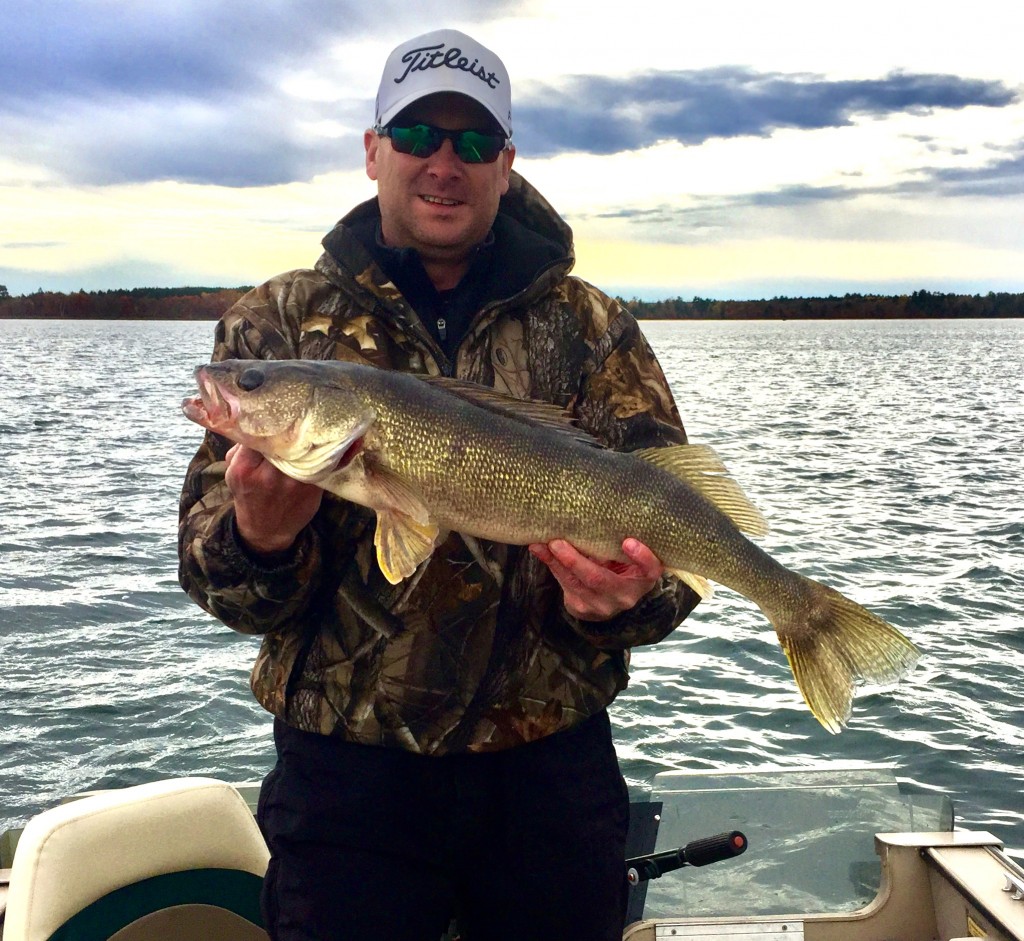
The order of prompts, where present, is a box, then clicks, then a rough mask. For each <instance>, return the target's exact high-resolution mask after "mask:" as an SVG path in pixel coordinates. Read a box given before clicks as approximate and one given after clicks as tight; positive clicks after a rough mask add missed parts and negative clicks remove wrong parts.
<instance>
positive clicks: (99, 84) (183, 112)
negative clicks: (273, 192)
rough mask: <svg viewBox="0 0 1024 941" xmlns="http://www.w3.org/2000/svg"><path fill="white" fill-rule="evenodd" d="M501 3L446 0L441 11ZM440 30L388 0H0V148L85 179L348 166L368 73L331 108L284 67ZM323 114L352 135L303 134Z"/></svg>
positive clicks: (464, 16)
mask: <svg viewBox="0 0 1024 941" xmlns="http://www.w3.org/2000/svg"><path fill="white" fill-rule="evenodd" d="M514 7H515V3H514V0H449V2H447V3H446V4H445V7H444V14H443V17H444V19H443V20H442V22H447V21H463V20H469V21H477V20H479V21H486V20H488V19H490V18H493V17H494V16H500V15H502V14H503V13H504V12H507V11H508V10H510V9H513V8H514ZM438 25H439V23H438V15H437V11H436V10H433V11H432V10H431V9H429V8H427V7H426V6H422V7H421V6H416V7H410V6H409V5H408V4H405V3H402V2H399V0H377V2H374V3H368V2H366V0H268V2H266V3H262V4H258V5H254V4H252V3H251V2H250V0H203V2H199V0H175V2H173V3H162V4H160V3H143V2H131V3H129V2H110V0H6V2H5V6H4V33H5V35H6V36H8V37H16V41H15V42H10V43H7V44H5V49H4V52H3V55H2V56H0V126H2V127H3V136H4V154H5V156H7V157H11V158H14V159H20V160H23V161H25V162H26V163H29V164H35V165H41V166H45V167H46V168H48V169H49V170H51V171H52V172H54V173H56V174H57V175H59V176H60V177H62V178H63V179H65V180H67V181H69V182H75V183H87V184H107V183H115V182H144V181H149V180H158V179H174V180H180V181H184V182H196V183H213V184H219V185H225V186H244V185H266V184H274V183H285V182H291V181H294V180H305V179H309V178H310V177H311V176H313V175H315V174H316V173H319V172H323V171H326V170H329V169H338V168H346V167H354V166H358V165H360V164H361V163H362V144H361V137H362V128H363V127H364V126H365V125H366V124H367V123H369V120H370V115H371V112H372V95H373V92H374V90H375V86H376V78H377V76H376V75H374V76H367V77H366V80H365V82H362V83H361V85H360V87H359V88H358V89H354V90H353V91H354V93H353V95H352V96H351V97H349V98H347V99H345V100H344V101H343V102H341V103H339V102H332V103H322V102H321V103H312V102H305V101H297V100H296V99H295V98H293V97H291V96H289V95H287V94H286V93H284V92H283V91H282V90H281V80H282V78H283V77H284V76H286V75H288V74H290V73H297V72H310V71H311V72H315V73H317V74H319V75H321V76H323V77H324V78H325V79H328V80H329V79H330V77H331V75H332V74H334V73H336V72H337V71H339V66H338V64H337V62H336V59H335V52H336V50H337V49H338V48H341V47H343V46H344V45H345V44H349V45H351V44H352V43H357V42H360V41H365V40H367V39H373V40H375V41H376V40H381V39H382V40H383V42H384V44H385V45H387V44H389V43H390V42H391V41H392V40H393V41H394V42H399V41H401V40H402V39H404V38H406V37H407V36H410V35H415V34H416V33H417V32H419V31H426V30H428V29H435V28H437V26H438ZM381 66H383V62H381ZM323 120H336V121H341V122H343V123H351V124H353V125H354V126H355V127H358V128H359V131H358V133H357V132H352V133H351V134H349V136H348V137H347V138H345V139H341V140H331V139H325V138H323V137H315V136H312V135H310V134H309V133H308V132H304V131H303V124H302V122H304V121H309V122H319V121H323Z"/></svg>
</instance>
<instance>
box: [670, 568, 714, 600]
mask: <svg viewBox="0 0 1024 941" xmlns="http://www.w3.org/2000/svg"><path fill="white" fill-rule="evenodd" d="M669 572H670V573H671V574H672V575H675V577H676V578H678V579H679V581H681V582H682V583H683V584H684V585H688V586H689V587H690V588H692V589H693V590H694V591H695V592H697V594H698V595H700V597H701V600H702V601H707V600H708V598H710V597H711V596H712V595H713V594H714V593H715V590H714V589H713V588H712V587H711V582H709V581H708V580H707V579H706V578H704V576H702V575H694V573H693V572H683V571H681V570H679V569H669Z"/></svg>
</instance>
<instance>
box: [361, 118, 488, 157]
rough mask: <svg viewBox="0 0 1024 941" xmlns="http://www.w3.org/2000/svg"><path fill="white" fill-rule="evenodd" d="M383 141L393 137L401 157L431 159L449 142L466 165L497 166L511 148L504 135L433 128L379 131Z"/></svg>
mask: <svg viewBox="0 0 1024 941" xmlns="http://www.w3.org/2000/svg"><path fill="white" fill-rule="evenodd" d="M374 130H375V131H376V132H377V133H378V134H380V135H381V137H390V138H391V146H392V147H394V148H395V150H397V151H398V152H399V153H400V154H411V155H412V156H413V157H429V156H430V155H431V154H436V153H437V152H438V151H439V150H440V149H441V145H442V144H444V142H445V141H446V140H450V141H451V142H452V148H453V149H454V150H455V153H456V155H457V156H458V158H459V159H460V160H461V161H462V162H463V163H494V161H495V160H497V159H498V154H500V153H501V152H502V151H503V150H504V149H505V147H506V146H507V144H508V139H507V138H506V137H505V135H504V134H492V133H488V132H487V131H446V130H445V129H444V128H440V127H434V126H433V125H432V124H414V125H412V127H397V126H395V125H394V124H389V125H388V126H387V127H376V128H374Z"/></svg>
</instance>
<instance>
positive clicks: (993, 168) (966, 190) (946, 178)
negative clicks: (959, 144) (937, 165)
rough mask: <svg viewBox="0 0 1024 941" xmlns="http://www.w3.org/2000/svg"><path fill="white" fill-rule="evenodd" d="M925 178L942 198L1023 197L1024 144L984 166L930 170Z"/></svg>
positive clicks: (1021, 142)
mask: <svg viewBox="0 0 1024 941" xmlns="http://www.w3.org/2000/svg"><path fill="white" fill-rule="evenodd" d="M1014 151H1015V152H1014ZM929 178H930V180H931V181H932V183H933V184H937V185H936V186H934V187H933V188H934V189H936V190H937V191H938V192H940V193H941V194H942V195H944V196H989V197H998V196H1024V141H1020V142H1018V144H1017V145H1016V147H1015V148H1013V150H1011V153H1010V154H1009V156H1006V157H1002V158H999V159H996V160H994V161H993V162H992V163H990V164H988V165H987V166H984V167H977V168H958V167H948V168H942V169H935V170H930V171H929Z"/></svg>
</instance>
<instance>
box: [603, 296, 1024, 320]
mask: <svg viewBox="0 0 1024 941" xmlns="http://www.w3.org/2000/svg"><path fill="white" fill-rule="evenodd" d="M623 304H624V305H625V306H626V308H627V309H628V310H629V311H630V312H631V313H632V314H633V316H634V317H636V318H637V319H638V320H902V319H917V318H969V319H977V318H985V317H991V318H996V317H1024V294H1010V293H1005V292H1004V293H996V292H994V291H989V293H988V294H942V293H935V292H932V291H923V290H922V291H914V292H913V293H912V294H897V295H888V296H887V295H881V294H844V295H843V296H842V297H837V296H836V295H829V296H828V297H773V298H771V299H770V300H759V301H720V300H714V299H712V298H707V297H695V298H694V299H693V300H692V301H684V300H683V299H682V298H681V297H677V298H673V299H670V300H664V301H641V300H637V299H636V298H634V299H633V300H630V301H623Z"/></svg>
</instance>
